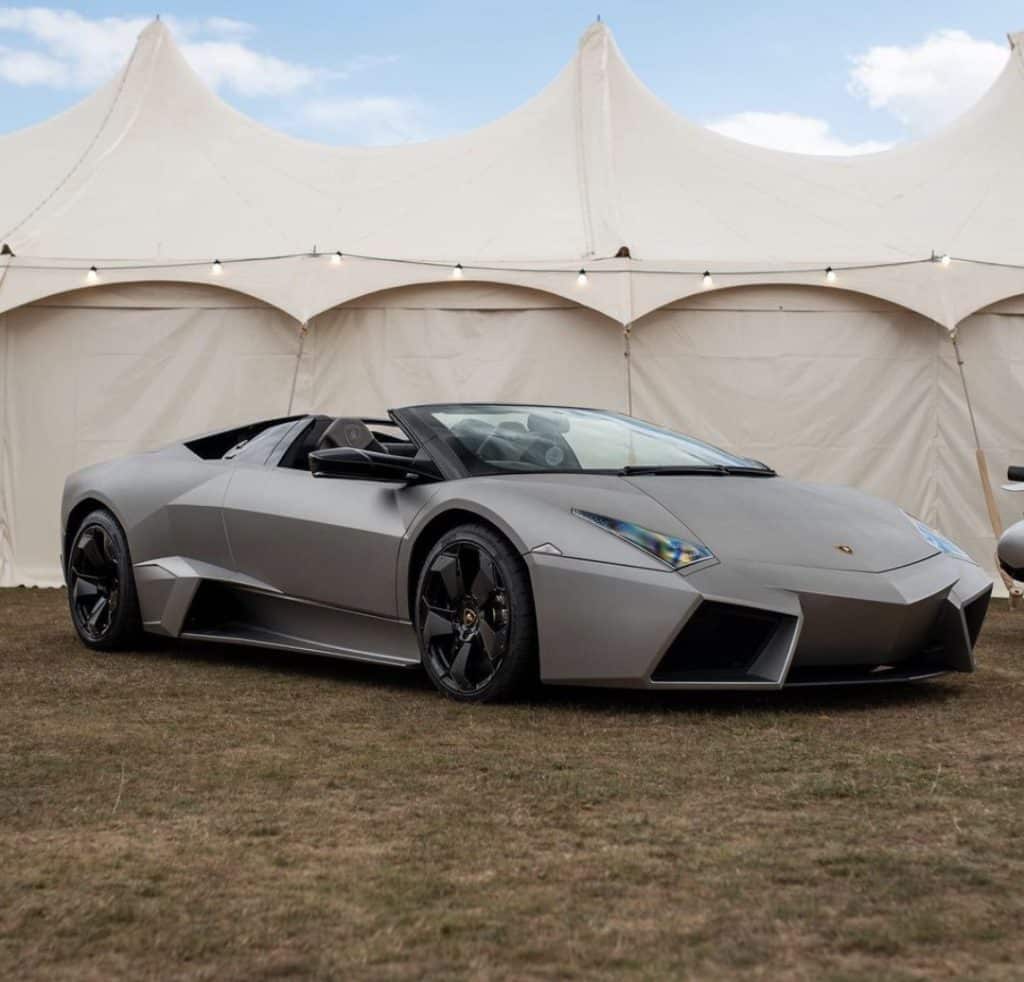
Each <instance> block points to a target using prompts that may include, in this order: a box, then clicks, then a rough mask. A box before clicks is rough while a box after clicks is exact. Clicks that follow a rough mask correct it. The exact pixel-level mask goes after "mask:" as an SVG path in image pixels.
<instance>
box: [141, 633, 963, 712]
mask: <svg viewBox="0 0 1024 982" xmlns="http://www.w3.org/2000/svg"><path fill="white" fill-rule="evenodd" d="M144 654H145V655H146V656H148V657H154V656H155V657H163V658H175V659H188V660H190V661H194V662H197V663H207V664H218V665H229V666H231V667H232V668H233V669H236V670H238V671H243V672H261V673H268V672H270V673H277V674H282V675H302V676H308V677H315V678H322V679H327V680H332V681H336V682H337V683H338V684H339V685H345V686H366V687H373V688H383V689H388V690H390V691H399V692H400V691H408V692H409V693H415V692H433V691H434V689H433V686H432V685H431V683H430V680H429V679H428V678H427V676H426V674H425V673H424V672H423V670H422V669H420V668H418V667H417V668H409V669H403V668H390V667H385V666H380V665H372V664H368V663H365V662H357V661H352V660H350V659H344V658H327V657H323V656H319V655H305V654H298V653H295V652H288V651H277V650H273V649H266V648H250V647H246V646H244V645H230V644H216V643H211V642H202V641H179V640H170V639H158V638H154V639H153V640H152V641H150V642H148V643H147V645H146V648H145V649H144ZM962 692H963V686H962V684H961V683H960V682H958V681H957V680H956V678H955V677H949V678H944V679H932V680H927V681H921V682H890V683H884V684H883V683H875V684H871V685H851V686H830V687H823V688H795V689H782V690H781V691H778V690H777V691H771V692H751V691H749V690H747V691H679V690H677V691H674V692H651V691H647V690H638V689H613V688H591V687H586V686H560V685H546V686H539V687H537V688H536V689H534V690H533V691H532V692H531V693H530V694H529V695H528V697H527V698H526V699H524V700H522V703H521V704H526V705H531V706H536V707H548V708H556V707H558V706H564V707H566V708H567V709H569V708H572V709H575V710H588V711H591V712H595V713H600V712H614V713H622V712H637V713H644V712H651V711H658V712H666V711H670V712H701V713H714V714H724V715H737V714H745V713H763V712H765V711H766V710H769V711H774V712H785V713H821V712H825V711H828V712H832V713H858V712H870V711H872V710H876V709H878V708H879V707H882V706H901V707H906V706H914V705H920V706H925V705H932V706H934V705H939V704H942V703H945V702H949V701H951V700H956V699H958V698H960V696H961V694H962ZM438 698H443V697H442V696H440V694H439V695H438Z"/></svg>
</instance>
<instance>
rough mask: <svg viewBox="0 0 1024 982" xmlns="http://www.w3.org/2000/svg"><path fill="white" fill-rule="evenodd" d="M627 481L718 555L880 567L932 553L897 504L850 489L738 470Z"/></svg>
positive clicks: (840, 566) (839, 567)
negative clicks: (737, 472)
mask: <svg viewBox="0 0 1024 982" xmlns="http://www.w3.org/2000/svg"><path fill="white" fill-rule="evenodd" d="M627 480H628V481H629V483H630V484H632V485H633V486H634V487H636V488H637V489H638V490H640V491H643V492H644V493H645V494H648V495H650V497H651V498H653V499H654V500H655V501H657V502H658V503H659V504H660V505H661V506H662V507H664V508H665V509H667V510H668V511H670V512H671V513H672V514H673V515H674V516H675V517H676V518H678V519H679V521H681V522H682V523H683V524H684V525H686V527H687V528H689V529H691V530H692V531H693V532H694V534H696V535H698V536H699V537H700V539H701V540H702V541H703V542H704V543H705V545H707V546H708V547H709V548H710V549H711V551H712V552H714V554H715V555H716V556H717V557H718V558H719V559H743V560H746V561H748V562H763V563H784V564H787V565H796V566H810V567H815V568H818V569H836V570H849V571H858V572H870V573H881V572H885V571H886V570H890V569H896V568H898V567H900V566H908V565H909V564H911V563H916V562H919V561H920V560H922V559H927V558H928V557H929V556H933V555H935V553H936V550H935V549H934V547H932V546H931V545H930V544H929V543H927V542H925V540H924V539H923V538H922V537H921V535H920V534H919V533H918V532H917V530H916V529H915V528H914V527H913V525H911V523H910V522H909V521H908V520H907V518H906V516H905V515H904V514H903V513H902V512H901V511H900V509H899V508H897V507H896V505H893V504H890V503H888V502H885V501H881V500H879V499H877V498H872V497H870V496H869V495H866V494H863V493H861V492H859V491H855V490H853V489H852V488H841V487H828V486H825V485H816V484H802V483H798V482H795V481H787V480H784V479H783V478H779V477H741V476H737V475H729V476H715V477H703V476H694V475H679V476H672V475H649V476H637V477H630V478H627ZM841 546H842V547H845V548H840V547H841ZM847 550H851V551H847Z"/></svg>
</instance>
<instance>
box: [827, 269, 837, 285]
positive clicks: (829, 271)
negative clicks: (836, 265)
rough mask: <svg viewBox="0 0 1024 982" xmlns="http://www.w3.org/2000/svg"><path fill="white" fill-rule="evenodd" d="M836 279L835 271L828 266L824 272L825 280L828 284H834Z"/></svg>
mask: <svg viewBox="0 0 1024 982" xmlns="http://www.w3.org/2000/svg"><path fill="white" fill-rule="evenodd" d="M837 279H839V277H838V276H836V271H835V270H834V269H833V268H832V267H831V266H829V267H828V269H826V270H825V280H826V281H827V282H828V283H835V281H836V280H837Z"/></svg>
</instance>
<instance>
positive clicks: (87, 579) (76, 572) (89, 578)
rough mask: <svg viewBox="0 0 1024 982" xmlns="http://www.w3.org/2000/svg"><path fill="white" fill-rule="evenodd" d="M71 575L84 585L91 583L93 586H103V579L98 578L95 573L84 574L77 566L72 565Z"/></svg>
mask: <svg viewBox="0 0 1024 982" xmlns="http://www.w3.org/2000/svg"><path fill="white" fill-rule="evenodd" d="M71 575H72V577H73V578H74V579H75V580H76V581H80V582H83V583H91V584H92V585H93V586H102V585H103V579H104V578H103V577H102V576H98V575H97V574H95V573H83V572H82V570H80V569H78V567H77V566H74V565H72V567H71Z"/></svg>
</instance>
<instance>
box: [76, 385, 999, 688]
mask: <svg viewBox="0 0 1024 982" xmlns="http://www.w3.org/2000/svg"><path fill="white" fill-rule="evenodd" d="M62 528H63V543H62V545H63V557H64V569H65V574H66V579H67V585H68V596H69V600H70V606H71V616H72V618H73V620H74V624H75V628H76V630H77V631H78V634H79V636H80V637H81V639H82V641H83V642H84V643H85V644H87V645H89V646H90V647H93V648H101V649H112V648H117V647H123V646H127V645H131V644H135V643H136V642H137V641H138V639H139V636H140V634H141V632H143V631H147V632H150V633H152V634H158V635H166V636H169V637H179V638H192V639H201V640H208V641H219V642H230V643H237V644H246V645H262V646H265V647H270V648H278V649H284V650H288V651H298V652H312V653H316V654H322V655H330V656H335V657H340V658H354V659H358V660H361V661H369V662H377V663H382V664H386V665H394V666H399V667H414V666H418V665H422V666H423V667H424V669H425V670H426V672H427V673H428V675H429V676H430V678H431V680H432V681H433V682H434V684H435V685H436V686H437V688H438V689H440V690H441V691H442V692H443V693H445V694H446V695H449V696H451V697H452V698H455V699H460V700H466V701H485V700H490V699H498V698H508V697H511V696H513V695H515V694H516V693H519V692H521V691H523V690H524V688H526V687H527V686H529V685H530V684H532V683H534V682H536V681H537V680H539V681H541V682H545V683H565V684H574V685H605V686H626V687H632V688H644V689H717V688H746V689H778V688H781V687H783V686H793V685H828V684H849V683H868V682H882V681H890V680H909V679H920V678H925V677H929V676H933V675H938V674H941V673H943V672H949V671H958V672H969V671H971V670H972V669H973V667H974V655H973V649H974V644H975V641H976V640H977V637H978V632H979V631H980V630H981V625H982V621H983V620H984V618H985V612H986V609H987V606H988V601H989V594H990V591H991V587H992V584H991V581H990V580H989V578H988V577H987V576H986V575H985V574H984V573H983V572H982V571H981V570H980V569H979V568H978V567H977V566H976V565H975V564H974V563H973V562H972V561H971V559H970V558H969V557H968V556H967V555H965V554H964V553H963V552H962V551H961V550H960V549H958V548H957V546H955V545H954V544H953V543H952V542H950V541H949V540H948V539H946V538H944V537H943V536H942V535H941V534H939V533H938V532H936V531H935V530H933V529H931V528H929V527H928V526H926V525H924V524H923V523H922V522H920V521H918V520H917V519H916V518H913V517H911V516H910V515H907V514H905V513H904V512H902V511H900V509H899V508H897V507H896V506H895V505H891V504H887V503H886V502H884V501H878V500H876V499H874V498H871V497H868V496H867V495H864V494H861V493H859V492H857V491H854V490H851V489H848V488H836V487H823V486H819V485H813V484H800V483H795V482H793V481H787V480H784V479H783V478H781V477H779V476H777V475H776V473H775V471H773V470H772V469H771V468H770V467H768V466H766V465H765V464H762V463H760V462H758V461H755V460H749V459H746V458H742V457H737V456H734V455H733V454H730V453H726V452H725V451H722V450H718V449H716V448H714V447H711V446H708V445H707V444H704V443H701V442H699V441H697V440H694V439H691V438H690V437H686V436H681V435H679V434H677V433H672V432H670V431H668V430H665V429H661V428H659V427H656V426H652V425H650V424H648V423H644V422H641V421H639V420H636V419H632V418H630V417H627V416H621V415H617V414H615V413H610V412H603V411H600V410H593V409H569V408H559V407H550V406H519V405H476V404H472V405H470V404H453V405H432V406H412V407H407V408H405V409H395V410H392V411H391V412H390V413H389V418H388V419H356V418H347V417H343V418H331V417H327V416H312V415H310V416H297V417H291V418H288V419H273V420H267V421H264V422H260V423H254V424H251V425H248V426H241V427H237V428H235V429H231V430H224V431H221V432H217V433H212V434H209V435H206V436H201V437H197V438H195V439H191V440H186V441H184V442H183V443H177V444H174V445H172V446H169V447H166V448H164V449H162V450H157V451H154V452H151V453H143V454H138V455H135V456H132V457H127V458H124V459H121V460H116V461H113V462H110V463H105V464H98V465H96V466H94V467H89V468H86V469H85V470H82V471H79V472H78V473H76V474H74V475H72V476H71V477H70V478H68V481H67V484H66V486H65V489H64V502H63V514H62Z"/></svg>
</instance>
